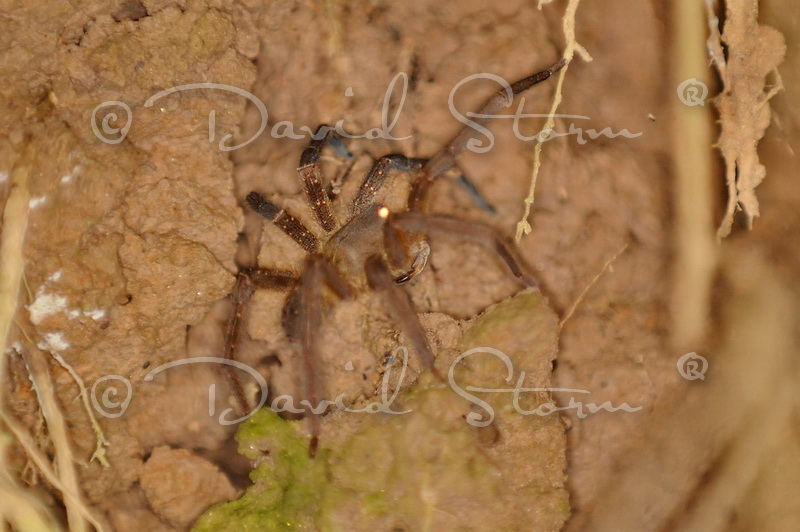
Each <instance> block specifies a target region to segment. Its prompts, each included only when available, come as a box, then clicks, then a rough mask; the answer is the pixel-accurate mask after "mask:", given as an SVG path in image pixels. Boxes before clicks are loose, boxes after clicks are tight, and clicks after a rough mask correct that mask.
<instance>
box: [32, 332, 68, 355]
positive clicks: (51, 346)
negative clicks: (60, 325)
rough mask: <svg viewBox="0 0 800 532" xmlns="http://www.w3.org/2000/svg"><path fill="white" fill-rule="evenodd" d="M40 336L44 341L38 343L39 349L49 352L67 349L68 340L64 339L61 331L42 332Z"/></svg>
mask: <svg viewBox="0 0 800 532" xmlns="http://www.w3.org/2000/svg"><path fill="white" fill-rule="evenodd" d="M42 337H43V338H44V342H40V343H39V349H43V350H46V351H51V352H55V351H64V350H65V349H69V342H67V341H66V340H65V339H64V333H63V332H54V333H44V334H43V335H42Z"/></svg>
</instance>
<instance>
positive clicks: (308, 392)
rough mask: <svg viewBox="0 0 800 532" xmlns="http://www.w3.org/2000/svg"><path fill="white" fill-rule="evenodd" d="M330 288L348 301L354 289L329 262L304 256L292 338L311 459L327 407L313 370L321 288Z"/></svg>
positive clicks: (317, 350) (316, 359)
mask: <svg viewBox="0 0 800 532" xmlns="http://www.w3.org/2000/svg"><path fill="white" fill-rule="evenodd" d="M324 286H327V287H328V288H330V289H331V290H332V291H333V292H334V293H335V294H336V295H337V296H338V297H339V298H340V299H351V298H352V297H353V295H354V294H353V290H352V289H351V288H350V286H349V285H348V284H347V282H346V281H345V280H344V279H343V278H342V277H341V275H340V274H339V272H337V271H336V269H335V268H334V267H333V266H332V265H331V264H330V263H329V262H328V260H327V259H326V258H325V257H324V256H322V255H320V254H318V253H314V254H311V255H309V256H308V257H306V265H305V269H304V271H303V275H302V277H301V278H300V284H299V285H298V291H299V292H298V293H299V301H298V316H297V321H296V330H295V331H294V334H293V336H294V337H295V339H298V338H299V340H300V346H301V349H302V357H303V373H304V379H303V395H305V401H303V400H301V401H300V402H301V403H303V402H305V403H306V406H307V407H308V408H309V411H310V413H309V414H308V416H307V418H308V422H309V430H310V432H311V441H310V442H309V447H308V454H309V456H310V457H312V458H313V457H314V456H315V455H316V453H317V446H318V445H319V433H320V417H321V416H322V415H323V414H324V413H325V411H326V410H327V406H324V407H321V406H320V392H319V391H320V390H321V389H322V386H321V383H320V382H319V376H318V375H317V370H316V368H317V367H318V364H319V360H320V354H321V352H320V344H319V331H320V328H321V325H322V289H323V287H324Z"/></svg>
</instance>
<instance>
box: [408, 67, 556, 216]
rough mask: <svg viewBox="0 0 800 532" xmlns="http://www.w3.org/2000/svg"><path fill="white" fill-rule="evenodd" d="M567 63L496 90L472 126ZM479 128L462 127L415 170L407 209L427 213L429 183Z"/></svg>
mask: <svg viewBox="0 0 800 532" xmlns="http://www.w3.org/2000/svg"><path fill="white" fill-rule="evenodd" d="M566 64H567V62H566V60H565V59H561V60H560V61H558V62H556V63H554V64H553V65H551V66H550V67H548V68H547V69H545V70H542V71H541V72H537V73H536V74H533V75H531V76H528V77H525V78H522V79H521V80H519V81H517V82H515V83H512V84H511V86H510V88H511V94H509V93H508V91H507V90H506V89H500V90H499V91H497V92H496V93H495V94H494V95H492V96H491V97H490V98H489V99H488V100H487V101H486V103H485V104H484V105H483V107H482V108H481V110H480V111H478V113H476V116H475V118H474V119H473V122H474V124H477V125H478V126H479V127H483V126H485V125H486V124H487V123H489V121H490V120H491V117H492V116H494V115H495V114H497V112H498V111H500V109H502V108H503V107H507V106H509V105H511V99H512V98H513V97H514V96H517V95H519V94H521V93H522V92H525V91H526V90H528V89H530V88H531V87H533V86H534V85H536V84H538V83H541V82H543V81H545V80H546V79H548V78H549V77H550V76H552V75H553V74H555V73H556V72H558V71H559V70H561V69H562V68H563V67H564V65H566ZM479 132H480V129H479V128H477V127H475V126H474V125H465V126H464V127H463V128H462V129H461V131H459V132H458V133H457V134H456V136H455V137H453V138H452V139H451V140H450V142H448V143H447V145H446V146H445V147H444V148H442V149H441V150H439V152H438V153H436V155H434V156H433V157H431V158H430V159H429V160H428V162H427V163H426V164H425V166H423V167H422V169H421V170H420V171H419V174H418V177H417V179H416V180H415V182H414V187H413V189H412V191H411V197H410V198H409V202H408V207H409V210H413V211H421V212H428V210H429V191H430V188H431V185H432V184H433V182H434V181H435V180H436V179H437V178H438V177H439V176H440V175H442V174H443V173H444V172H446V171H447V170H448V169H449V168H451V167H452V166H453V164H455V161H456V159H457V158H458V157H459V155H461V154H462V153H464V150H466V149H467V144H468V143H469V141H470V140H472V139H473V138H475V137H476V136H477V135H478V133H479Z"/></svg>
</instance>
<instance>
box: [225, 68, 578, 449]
mask: <svg viewBox="0 0 800 532" xmlns="http://www.w3.org/2000/svg"><path fill="white" fill-rule="evenodd" d="M564 64H565V63H564V61H563V60H562V61H559V62H557V63H555V64H554V65H552V66H551V67H549V68H548V69H546V70H543V71H542V72H539V73H537V74H534V75H532V76H529V77H526V78H524V79H522V80H520V81H517V82H516V83H514V84H512V85H511V86H510V91H507V90H505V89H503V90H501V91H499V92H497V93H496V94H495V95H494V96H492V97H491V98H490V99H489V100H488V101H487V102H486V104H485V105H484V106H483V108H482V109H481V110H480V111H479V113H478V114H477V115H476V116H478V118H477V119H476V120H475V123H476V124H477V125H483V124H485V123H486V122H488V121H489V119H490V118H489V117H491V116H492V115H494V114H495V113H497V111H499V110H500V109H501V108H502V107H504V106H507V105H510V104H511V101H510V99H511V97H512V96H515V95H517V94H519V93H521V92H523V91H525V90H527V89H528V88H530V87H532V86H533V85H535V84H537V83H539V82H541V81H544V80H546V79H547V78H549V77H550V76H551V75H552V74H553V73H554V72H556V71H558V70H559V69H560V68H562V67H563V66H564ZM477 133H479V130H478V129H477V128H474V127H464V128H463V129H462V130H461V131H460V132H459V133H458V134H457V135H456V136H455V137H454V138H453V139H452V140H451V141H450V142H449V143H448V144H447V145H446V146H445V147H444V148H442V149H441V150H440V151H439V152H438V153H436V154H435V155H434V156H433V157H431V158H430V159H415V158H408V157H405V156H403V155H399V154H391V155H386V156H383V157H381V158H379V159H377V160H375V161H374V163H373V165H372V167H371V169H370V170H369V172H368V174H367V176H366V177H365V178H364V180H363V182H362V183H361V185H360V187H359V189H358V191H357V192H356V194H355V197H354V199H353V201H352V203H351V205H350V206H349V209H348V212H347V216H346V219H343V220H339V219H337V217H336V216H335V215H334V211H333V209H332V208H331V200H330V198H329V195H328V193H327V191H326V187H325V185H324V184H323V176H322V171H321V168H320V155H321V153H322V150H323V148H324V147H325V145H326V143H330V144H332V145H333V146H334V147H335V148H336V149H337V151H340V152H341V151H342V142H341V138H339V136H338V135H336V133H333V132H331V128H329V127H328V126H320V129H318V134H317V135H315V136H314V137H315V138H314V140H312V141H311V143H310V144H309V145H308V147H307V148H306V149H305V150H304V151H303V154H302V155H301V157H300V164H299V167H298V170H297V171H298V175H299V176H300V178H301V181H302V184H303V191H304V194H305V197H306V199H307V201H308V203H309V205H310V207H311V210H312V212H313V214H314V218H315V220H316V222H317V224H318V226H319V229H320V231H318V232H315V231H312V230H310V229H309V228H308V227H306V226H305V225H304V224H303V223H302V222H301V221H300V220H299V219H298V218H297V217H295V216H294V215H293V214H292V213H290V212H288V211H287V210H285V209H283V208H281V207H280V206H278V205H276V204H275V203H272V202H271V201H269V200H267V199H266V198H265V197H264V196H263V195H262V194H260V193H258V192H251V193H250V194H248V195H247V204H248V205H249V206H250V208H251V209H253V210H254V211H255V212H257V213H258V214H260V215H261V216H262V217H264V218H265V219H267V220H269V221H270V222H272V223H273V224H275V225H276V226H277V227H278V228H280V229H281V230H282V231H283V232H284V233H286V234H287V235H288V236H289V237H291V238H292V239H293V240H294V241H295V242H296V243H297V244H298V245H299V246H300V247H302V248H303V249H304V250H305V252H306V253H307V256H306V259H305V261H304V266H303V270H302V271H301V272H300V273H299V274H297V273H294V272H290V271H283V270H275V269H263V268H255V267H250V268H240V271H239V273H238V274H237V278H236V285H235V288H234V293H233V295H232V299H233V302H234V311H233V315H232V317H231V320H230V323H229V326H228V330H227V338H226V346H225V357H226V358H232V357H233V355H234V353H235V346H236V340H237V337H238V335H239V332H240V328H241V324H242V316H243V312H244V306H245V304H246V302H247V301H248V300H249V297H250V295H251V294H252V293H253V291H254V290H255V289H258V288H269V289H289V290H291V294H290V296H289V297H288V299H287V304H286V312H285V313H284V315H285V319H284V322H285V328H286V329H287V334H288V335H289V336H290V337H291V338H292V339H294V340H296V341H297V342H298V343H299V344H300V348H301V352H302V356H303V368H304V372H305V375H304V379H303V382H304V386H303V393H304V395H305V399H306V400H307V401H308V404H311V405H317V404H319V399H320V398H319V391H318V390H319V384H318V382H317V374H316V373H317V372H316V364H317V360H318V358H319V353H320V349H321V347H320V345H319V343H318V334H317V331H318V330H319V326H320V322H321V320H322V310H321V309H322V298H323V290H324V289H325V288H326V287H327V289H330V290H331V291H332V292H333V293H334V294H335V295H336V296H337V297H339V298H341V299H349V298H352V297H353V296H354V294H355V293H356V292H357V291H364V290H373V291H375V292H378V293H380V294H381V295H382V297H383V299H384V300H385V302H386V305H387V306H388V308H389V311H390V315H391V316H392V318H393V319H394V320H395V322H396V323H397V325H398V326H399V328H400V329H401V330H402V331H403V332H404V333H405V334H406V336H407V338H408V340H409V342H410V343H411V346H410V347H411V348H412V350H413V351H415V352H416V356H418V357H419V358H420V361H421V362H422V365H423V367H424V368H425V369H427V370H430V371H431V372H433V374H434V376H436V378H437V379H439V380H440V381H443V379H442V376H441V375H440V374H439V372H438V371H437V370H436V368H435V366H434V355H433V353H432V351H431V348H430V346H429V345H428V340H427V337H426V335H425V332H424V331H423V329H422V326H421V325H420V322H419V319H418V317H417V314H416V312H415V310H414V307H413V305H412V303H411V300H410V298H409V297H408V295H407V293H406V292H405V290H404V289H403V288H402V287H401V286H400V285H402V283H405V282H406V281H409V280H410V279H412V278H413V277H415V276H417V275H419V274H420V273H421V272H422V271H423V270H424V268H425V265H426V264H427V262H428V256H429V254H430V248H429V247H428V244H427V239H426V236H427V235H428V234H435V233H440V234H450V235H455V236H459V237H462V238H466V239H470V240H474V241H477V242H480V243H484V244H487V245H489V246H491V247H492V248H493V249H494V250H495V251H496V252H497V254H498V255H499V256H500V258H501V259H502V260H503V261H504V262H505V264H506V265H507V266H508V268H509V269H510V270H511V273H512V274H513V275H514V276H515V277H516V278H517V279H519V280H520V281H521V282H522V283H524V284H525V285H527V286H536V282H535V280H534V278H533V277H532V276H531V275H529V274H527V273H526V268H525V267H523V266H522V263H521V262H520V260H519V259H518V258H517V257H516V254H515V252H514V249H513V247H511V246H510V245H507V244H506V242H505V240H504V239H503V238H501V237H500V236H499V235H498V234H497V233H496V232H495V231H494V230H493V229H491V228H490V227H488V226H485V225H483V224H479V223H476V222H471V221H468V220H462V219H459V218H454V217H449V216H443V215H438V214H437V215H433V214H429V212H428V211H429V209H428V197H429V191H430V189H431V185H432V184H433V183H434V181H435V180H436V179H437V178H438V177H440V176H441V175H442V174H443V173H445V172H446V171H447V170H448V169H450V168H451V167H452V166H453V164H454V163H455V160H456V158H457V157H458V156H459V155H460V154H461V153H462V152H463V151H464V150H465V149H466V147H467V143H468V141H469V140H470V139H472V138H473V137H475V136H476V134H477ZM344 151H345V152H346V150H344ZM399 173H407V174H410V175H411V176H412V180H411V189H410V192H409V193H408V195H407V197H405V198H404V200H405V201H403V202H401V203H402V205H401V207H400V208H399V209H398V208H395V209H393V210H390V209H389V207H387V206H386V205H383V204H381V203H377V202H376V197H377V195H378V193H379V191H380V190H381V189H382V188H383V186H384V185H385V184H386V183H387V180H388V179H390V178H391V177H392V176H393V175H397V174H399ZM318 234H319V235H320V236H318ZM230 375H231V383H232V386H233V388H234V391H235V393H236V396H237V399H238V401H239V403H240V406H241V408H242V410H244V411H246V412H247V411H249V410H250V406H249V402H248V401H247V399H246V397H245V395H244V393H243V391H242V389H241V386H240V385H239V383H238V381H236V379H235V378H234V377H233V376H232V374H230ZM308 417H309V419H310V423H311V436H312V437H311V444H310V448H309V452H310V453H311V454H312V455H313V454H314V453H315V451H316V446H317V436H318V434H319V419H318V414H309V416H308Z"/></svg>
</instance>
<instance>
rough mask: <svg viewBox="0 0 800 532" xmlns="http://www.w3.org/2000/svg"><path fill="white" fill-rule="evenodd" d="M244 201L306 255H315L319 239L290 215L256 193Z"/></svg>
mask: <svg viewBox="0 0 800 532" xmlns="http://www.w3.org/2000/svg"><path fill="white" fill-rule="evenodd" d="M246 200H247V204H248V205H250V208H251V209H253V210H254V211H255V212H257V213H258V214H260V215H261V216H262V217H264V218H265V219H267V220H268V221H270V222H272V223H274V224H275V225H276V226H278V228H279V229H280V230H281V231H283V232H284V233H286V234H287V235H288V236H289V237H290V238H291V239H292V240H294V241H295V242H297V243H298V244H299V245H300V247H301V248H303V249H304V250H306V251H307V252H308V253H315V252H316V251H317V249H319V239H318V238H317V237H316V235H314V233H312V232H311V230H309V229H308V227H306V226H305V225H304V224H303V222H301V221H300V220H299V219H297V217H296V216H294V215H293V214H292V213H290V212H288V211H286V210H285V209H282V208H280V207H278V206H277V205H275V204H274V203H272V202H271V201H269V200H268V199H267V198H265V197H264V196H263V195H261V194H259V193H258V192H251V193H250V194H248V195H247V198H246Z"/></svg>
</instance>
